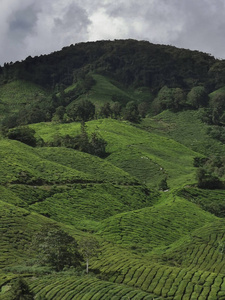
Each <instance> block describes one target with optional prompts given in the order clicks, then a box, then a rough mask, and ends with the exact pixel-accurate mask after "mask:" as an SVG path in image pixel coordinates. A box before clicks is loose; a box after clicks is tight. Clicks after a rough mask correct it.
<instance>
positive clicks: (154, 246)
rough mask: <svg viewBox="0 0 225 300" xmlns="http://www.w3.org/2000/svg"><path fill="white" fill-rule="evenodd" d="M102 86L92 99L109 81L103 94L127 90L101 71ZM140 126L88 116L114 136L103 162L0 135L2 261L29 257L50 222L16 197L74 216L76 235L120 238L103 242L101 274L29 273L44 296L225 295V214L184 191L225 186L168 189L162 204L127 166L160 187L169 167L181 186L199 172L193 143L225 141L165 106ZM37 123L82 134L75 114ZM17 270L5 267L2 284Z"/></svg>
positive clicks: (59, 216) (47, 129) (192, 115)
mask: <svg viewBox="0 0 225 300" xmlns="http://www.w3.org/2000/svg"><path fill="white" fill-rule="evenodd" d="M97 76H98V75H97ZM104 84H105V86H104ZM96 88H97V90H96V94H95V96H96V99H95V100H97V98H99V99H100V94H98V93H99V91H100V89H101V88H105V89H107V88H108V92H107V91H106V93H105V96H104V95H103V94H104V93H102V98H101V99H100V100H101V101H100V102H99V103H103V101H105V100H106V99H110V98H111V95H112V94H113V93H114V92H116V93H122V92H121V91H118V90H113V89H114V88H113V87H110V86H109V82H108V81H107V80H106V81H105V83H104V78H98V86H97V87H96V86H95V89H96ZM111 89H112V91H111ZM110 91H111V94H110ZM107 94H108V97H109V98H107V96H106V95H107ZM7 97H8V96H7ZM18 101H19V100H18ZM107 101H108V100H107ZM190 120H191V121H192V122H190ZM187 124H190V127H189V126H187ZM141 126H144V127H145V128H147V129H150V132H144V131H142V130H141V129H139V128H137V127H134V126H132V125H130V124H129V123H127V122H119V121H115V120H110V119H108V120H98V121H92V122H89V123H88V128H89V131H90V132H91V131H93V130H95V129H96V128H97V130H99V132H100V134H101V135H102V136H103V137H104V138H105V139H106V140H107V142H108V151H109V152H110V153H111V154H110V155H109V156H108V158H107V160H105V161H103V160H100V159H98V158H93V157H91V156H89V155H86V154H83V153H77V152H76V151H73V150H69V149H63V148H61V149H57V148H53V149H51V148H48V149H45V148H40V149H33V148H30V147H28V146H26V145H23V144H20V143H18V142H15V141H6V140H4V139H3V140H1V141H0V161H1V162H0V164H1V172H0V181H1V183H2V185H1V186H0V200H1V202H0V206H1V210H0V211H1V231H2V232H3V234H2V235H1V236H0V247H1V253H3V255H2V256H1V261H0V263H1V266H2V267H3V266H6V265H8V264H9V265H12V266H14V267H15V268H16V267H17V265H18V264H20V263H24V260H26V259H27V257H29V254H28V252H26V250H27V249H28V248H29V247H28V248H26V245H29V241H30V239H31V236H32V234H33V233H34V232H35V231H36V230H38V229H39V228H40V226H41V224H44V223H45V222H46V221H47V218H45V217H42V216H40V215H38V214H37V213H33V212H32V213H31V212H30V211H28V210H25V209H22V208H17V207H15V206H13V205H11V204H15V205H17V206H21V207H25V208H26V209H29V210H35V211H36V212H41V213H43V214H46V215H48V216H50V217H52V218H53V219H55V220H58V221H61V222H62V223H65V224H70V225H73V226H70V228H69V229H68V228H67V230H70V232H71V233H72V234H74V235H78V236H79V235H82V234H84V233H81V232H77V231H76V230H75V227H76V228H80V229H83V230H92V231H94V232H96V231H97V232H96V233H97V234H98V236H99V237H100V236H101V237H103V238H104V239H106V240H108V241H113V242H114V243H115V244H116V245H112V244H111V243H110V242H105V243H103V244H102V249H101V254H100V256H99V257H98V258H93V259H92V260H91V262H90V263H91V268H94V269H97V270H98V271H100V274H101V277H102V278H104V281H102V280H97V279H96V278H94V277H90V278H84V280H83V279H82V278H81V279H79V280H78V279H77V277H76V276H74V275H73V274H71V275H69V276H68V277H67V278H65V277H60V276H61V275H60V276H59V278H57V279H56V278H54V279H52V278H51V276H48V278H43V279H36V280H35V281H31V284H32V288H33V290H34V291H35V292H36V293H38V295H40V296H46V298H47V299H60V300H61V299H69V298H71V297H74V296H75V297H80V298H81V299H89V298H91V297H93V299H98V298H100V297H102V299H107V297H108V298H109V299H111V298H112V297H114V298H113V299H118V300H119V299H126V298H127V297H129V298H132V297H133V298H132V299H152V298H153V296H152V295H151V294H152V293H153V294H154V295H155V296H154V298H156V297H157V296H158V297H160V296H162V297H163V298H164V297H165V299H171V300H172V299H176V300H178V299H179V300H180V299H181V298H182V297H183V299H224V298H223V297H225V284H224V282H225V274H224V253H223V252H221V250H220V248H219V245H221V243H223V241H224V229H225V227H224V226H225V225H224V220H220V219H218V218H216V217H215V216H213V215H211V214H209V213H207V212H204V211H203V210H201V208H199V207H198V206H196V204H194V203H189V202H188V201H186V200H184V199H183V198H182V197H186V198H187V199H188V200H191V201H192V200H193V199H194V201H192V202H196V203H197V204H200V205H202V203H203V202H204V199H206V200H207V201H210V198H213V197H214V198H215V199H217V198H218V202H219V203H223V199H222V198H223V193H222V194H221V195H218V196H215V195H216V194H215V193H214V192H209V193H208V194H206V193H205V194H204V193H200V192H199V191H195V190H194V191H193V190H188V191H186V190H185V193H181V192H179V193H178V194H173V193H164V194H163V197H162V199H163V201H161V202H160V203H156V201H157V197H158V196H157V194H156V193H153V192H148V191H147V189H146V188H145V187H143V186H141V185H136V183H137V181H136V179H134V178H133V177H131V176H129V175H128V174H127V173H126V172H128V173H130V174H131V175H132V176H136V177H137V178H138V179H139V180H140V181H142V182H145V183H146V184H147V185H148V186H154V187H156V186H157V184H158V183H159V181H160V179H161V178H163V177H164V176H167V177H168V183H169V186H170V187H175V188H177V187H181V186H183V185H186V184H190V183H192V182H194V181H195V176H194V173H195V169H194V168H193V166H192V164H193V157H195V156H197V155H199V154H197V153H196V152H193V151H192V150H195V151H198V152H201V153H203V154H205V153H206V154H207V153H208V152H210V153H212V152H220V153H223V151H224V150H223V146H221V145H220V144H219V143H217V142H214V140H210V139H208V137H207V135H206V134H205V130H206V127H205V125H204V124H201V122H199V120H198V119H197V115H196V112H181V113H179V114H177V115H174V114H173V113H170V112H165V113H163V114H161V115H160V116H158V117H156V118H154V119H147V120H145V121H144V122H143V124H141ZM32 127H33V128H35V130H37V132H38V134H40V135H41V136H42V137H43V138H44V139H45V140H46V141H47V140H51V139H52V138H53V136H54V135H55V134H56V133H60V134H62V135H64V134H74V135H76V134H77V133H79V130H80V125H79V124H76V123H74V124H63V125H60V124H35V125H32ZM171 138H172V139H171ZM173 139H174V140H176V141H177V142H175V141H174V140H173ZM212 141H213V143H212ZM182 144H183V145H185V146H183V145H182ZM208 145H211V148H210V149H207V146H208ZM205 147H206V148H205ZM190 148H191V149H192V150H190ZM84 161H85V164H82V162H84ZM112 164H113V165H115V166H117V167H114V166H112ZM120 168H122V169H123V170H124V171H121V169H120ZM125 171H126V172H125ZM106 177H107V179H106ZM40 179H41V180H40ZM27 181H28V182H27ZM80 181H82V182H83V183H80ZM96 181H98V184H96ZM99 182H101V184H99ZM186 189H188V188H187V187H186ZM190 194H191V196H190ZM174 195H175V196H174ZM177 195H179V197H178V196H177ZM190 198H191V199H190ZM195 199H197V200H199V199H200V200H201V201H200V202H197V200H195ZM2 201H5V202H2ZM215 201H217V200H215ZM6 202H8V203H11V204H6ZM71 208H72V209H71ZM204 208H205V207H204ZM82 222H83V223H82ZM74 226H75V227H74ZM121 241H122V242H121ZM118 244H120V245H121V246H122V247H123V248H119V247H118ZM150 250H152V251H151V252H148V251H150ZM13 276H15V275H13V274H12V273H6V272H5V273H4V274H1V273H0V286H1V285H2V284H3V283H4V282H7V281H8V280H9V279H10V278H11V277H13ZM63 276H64V275H63ZM65 276H66V274H65ZM121 284H123V285H121ZM134 287H135V288H137V289H133V288H134ZM140 290H142V291H143V292H141V291H140ZM3 297H4V295H3ZM82 297H83V298H82ZM0 298H1V293H0ZM163 298H162V299H163Z"/></svg>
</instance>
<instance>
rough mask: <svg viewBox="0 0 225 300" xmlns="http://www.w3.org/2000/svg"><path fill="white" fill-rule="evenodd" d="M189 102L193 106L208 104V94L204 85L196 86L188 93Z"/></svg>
mask: <svg viewBox="0 0 225 300" xmlns="http://www.w3.org/2000/svg"><path fill="white" fill-rule="evenodd" d="M187 103H188V104H189V105H191V106H192V107H193V108H199V107H204V106H207V104H208V95H207V93H206V90H205V88H204V87H203V86H195V87H193V88H192V89H191V90H190V92H189V93H188V94H187Z"/></svg>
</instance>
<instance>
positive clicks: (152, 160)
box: [31, 119, 199, 187]
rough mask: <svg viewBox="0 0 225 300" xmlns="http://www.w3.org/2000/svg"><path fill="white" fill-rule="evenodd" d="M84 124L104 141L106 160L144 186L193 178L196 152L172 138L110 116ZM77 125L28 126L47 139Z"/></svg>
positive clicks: (181, 182)
mask: <svg viewBox="0 0 225 300" xmlns="http://www.w3.org/2000/svg"><path fill="white" fill-rule="evenodd" d="M87 125H88V131H89V132H93V131H94V130H95V129H96V128H97V132H99V133H100V134H101V136H102V137H103V138H104V139H105V140H106V141H107V143H108V144H107V149H106V150H107V152H108V153H109V154H110V155H109V156H108V157H107V159H106V160H107V161H109V162H110V163H112V164H113V165H115V166H117V167H118V168H121V169H123V170H124V171H126V172H128V173H130V174H131V175H132V176H135V177H137V178H138V179H140V180H141V181H142V182H144V183H145V184H147V185H148V186H154V187H156V186H157V185H158V184H159V182H160V179H162V178H164V177H165V176H167V177H168V183H169V186H170V187H173V186H177V185H182V184H184V183H193V182H194V181H195V175H194V174H195V168H193V158H194V157H196V156H198V155H199V154H198V153H195V152H193V151H191V150H190V149H189V148H187V147H185V146H183V145H181V144H179V143H177V142H175V141H174V140H172V139H168V138H165V137H162V136H159V135H157V134H154V133H151V132H146V131H143V130H141V129H139V128H136V127H134V126H133V125H132V124H130V123H129V122H120V121H117V120H112V119H102V120H97V121H91V122H88V124H87ZM79 126H80V125H79V124H77V123H73V124H52V123H39V124H34V125H32V126H31V127H32V128H33V129H35V131H36V132H37V134H38V135H40V136H41V137H42V138H43V139H44V140H45V141H51V140H53V137H54V134H55V133H57V134H59V135H65V134H66V133H67V134H71V135H72V134H74V133H76V134H77V133H78V132H79V131H78V130H79ZM76 134H75V135H76Z"/></svg>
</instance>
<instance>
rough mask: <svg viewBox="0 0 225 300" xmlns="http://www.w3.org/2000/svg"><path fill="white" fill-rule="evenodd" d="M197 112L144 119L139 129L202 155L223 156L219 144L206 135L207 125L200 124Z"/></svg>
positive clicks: (172, 113)
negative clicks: (173, 141) (170, 140)
mask: <svg viewBox="0 0 225 300" xmlns="http://www.w3.org/2000/svg"><path fill="white" fill-rule="evenodd" d="M199 114H200V113H199V111H194V110H187V111H182V112H179V113H174V112H171V111H169V110H167V111H164V112H163V113H161V114H159V115H157V116H156V117H154V118H146V119H144V120H143V121H142V123H141V127H142V128H144V129H146V130H148V131H150V132H155V133H157V134H160V135H163V136H167V137H169V138H172V139H174V140H175V141H177V142H179V143H181V144H183V145H185V146H186V147H188V148H190V149H192V150H194V151H196V152H199V153H202V154H204V155H215V154H219V155H224V154H225V147H224V145H223V144H221V142H219V141H217V140H215V139H212V138H211V137H209V135H208V134H207V129H208V127H209V125H207V124H205V123H203V122H201V120H200V119H199Z"/></svg>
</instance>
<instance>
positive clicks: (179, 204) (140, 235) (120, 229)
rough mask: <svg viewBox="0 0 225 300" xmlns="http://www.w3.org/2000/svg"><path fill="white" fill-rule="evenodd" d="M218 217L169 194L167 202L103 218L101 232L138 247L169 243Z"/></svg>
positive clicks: (100, 233)
mask: <svg viewBox="0 0 225 300" xmlns="http://www.w3.org/2000/svg"><path fill="white" fill-rule="evenodd" d="M215 220H217V218H216V217H215V216H213V215H211V214H209V213H207V212H204V211H202V210H201V209H200V208H199V207H198V206H196V205H195V204H192V203H189V202H188V201H187V200H184V199H182V198H179V197H177V196H176V197H173V196H172V195H167V200H166V202H165V203H163V204H160V205H154V206H152V207H148V208H143V209H140V210H135V211H134V210H133V211H131V212H126V213H122V214H117V215H116V216H113V217H110V218H108V219H106V220H104V221H102V222H101V225H100V226H99V230H98V234H99V235H101V236H102V237H104V238H105V239H107V240H109V241H112V242H116V243H118V244H121V245H126V246H130V247H134V248H135V247H136V248H138V249H141V248H142V249H148V250H151V249H154V248H155V247H159V246H161V247H163V246H164V247H165V246H167V247H168V246H169V245H170V244H172V243H174V242H175V241H178V240H179V239H180V238H181V237H183V236H185V235H189V234H190V232H192V231H193V230H195V229H197V228H199V227H202V226H204V225H205V224H207V223H209V222H213V221H215Z"/></svg>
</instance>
